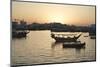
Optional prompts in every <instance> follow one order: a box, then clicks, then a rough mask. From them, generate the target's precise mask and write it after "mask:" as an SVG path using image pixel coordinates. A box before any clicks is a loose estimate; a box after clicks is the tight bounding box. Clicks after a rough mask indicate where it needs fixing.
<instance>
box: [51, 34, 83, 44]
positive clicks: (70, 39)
mask: <svg viewBox="0 0 100 67" xmlns="http://www.w3.org/2000/svg"><path fill="white" fill-rule="evenodd" d="M56 35H57V36H56ZM68 35H74V34H53V33H52V34H51V37H52V38H54V39H55V40H56V42H76V41H77V39H78V38H79V37H80V36H81V34H79V35H78V36H75V35H74V36H73V37H69V36H68ZM59 36H62V37H59ZM65 36H67V37H65Z"/></svg>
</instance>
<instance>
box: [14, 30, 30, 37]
mask: <svg viewBox="0 0 100 67" xmlns="http://www.w3.org/2000/svg"><path fill="white" fill-rule="evenodd" d="M28 33H29V32H27V31H13V32H12V37H13V38H23V37H26V36H27V34H28Z"/></svg>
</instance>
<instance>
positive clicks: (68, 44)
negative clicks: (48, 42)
mask: <svg viewBox="0 0 100 67" xmlns="http://www.w3.org/2000/svg"><path fill="white" fill-rule="evenodd" d="M63 47H71V48H81V47H85V42H83V43H81V42H80V41H77V42H65V43H63Z"/></svg>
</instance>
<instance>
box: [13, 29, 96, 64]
mask: <svg viewBox="0 0 100 67" xmlns="http://www.w3.org/2000/svg"><path fill="white" fill-rule="evenodd" d="M66 33H68V32H66ZM50 34H51V32H50V31H48V30H46V31H30V33H29V34H28V35H27V38H21V39H12V45H11V64H12V65H32V64H42V63H43V64H44V63H62V62H80V61H94V60H96V59H95V50H96V49H95V46H96V45H95V39H90V37H89V36H88V35H89V34H88V33H82V36H81V37H80V38H79V39H80V40H81V41H82V42H85V43H86V45H85V48H81V49H77V48H63V46H62V43H56V44H55V40H54V39H52V38H51V36H50ZM84 36H88V37H84Z"/></svg>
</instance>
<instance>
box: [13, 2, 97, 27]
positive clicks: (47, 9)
mask: <svg viewBox="0 0 100 67" xmlns="http://www.w3.org/2000/svg"><path fill="white" fill-rule="evenodd" d="M12 19H19V20H22V19H24V20H25V21H27V22H28V23H33V22H38V23H50V22H59V23H62V24H74V25H89V24H94V23H95V6H79V5H61V4H46V3H34V2H12Z"/></svg>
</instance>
